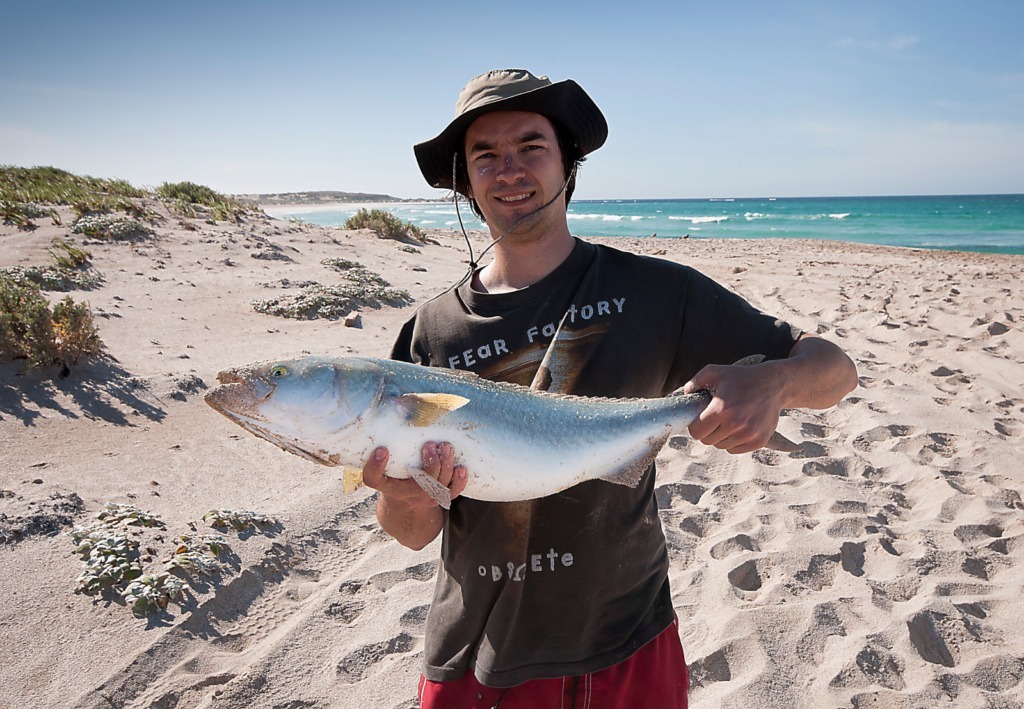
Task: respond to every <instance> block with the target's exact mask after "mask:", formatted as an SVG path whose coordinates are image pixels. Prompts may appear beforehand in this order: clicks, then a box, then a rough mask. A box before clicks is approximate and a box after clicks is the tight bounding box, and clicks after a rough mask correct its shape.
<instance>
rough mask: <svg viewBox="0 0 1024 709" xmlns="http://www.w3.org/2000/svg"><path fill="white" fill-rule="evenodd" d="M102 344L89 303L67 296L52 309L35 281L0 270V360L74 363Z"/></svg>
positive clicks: (33, 362) (99, 348)
mask: <svg viewBox="0 0 1024 709" xmlns="http://www.w3.org/2000/svg"><path fill="white" fill-rule="evenodd" d="M102 347H103V343H102V341H101V340H100V337H99V333H98V330H97V328H96V326H95V324H93V317H92V310H90V308H89V306H88V305H86V304H85V303H76V302H75V301H74V300H72V299H71V296H66V297H65V298H64V299H63V300H61V301H60V302H59V303H57V305H56V306H54V308H53V310H52V311H51V310H50V305H49V303H48V302H47V300H46V298H45V297H44V296H43V294H42V292H41V291H40V290H39V287H38V286H37V285H35V284H34V283H31V282H19V281H16V280H15V279H13V278H11V277H10V276H8V275H7V274H6V273H0V360H12V359H27V360H28V361H29V363H30V364H33V365H36V366H46V365H50V364H56V363H58V362H62V363H64V364H76V363H77V362H78V361H79V360H80V359H81V358H82V357H83V356H87V355H95V354H99V352H100V351H101V349H102Z"/></svg>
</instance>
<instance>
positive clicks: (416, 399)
mask: <svg viewBox="0 0 1024 709" xmlns="http://www.w3.org/2000/svg"><path fill="white" fill-rule="evenodd" d="M398 401H399V403H400V404H401V405H402V406H403V407H405V409H406V410H407V411H408V413H409V423H411V424H412V425H413V426H429V425H430V424H432V423H434V422H435V421H437V420H438V419H439V418H441V417H442V416H444V415H445V414H448V413H451V412H452V411H455V410H456V409H461V408H462V407H463V406H465V405H466V404H468V403H469V399H467V398H466V397H464V396H459V395H457V394H404V395H403V396H400V397H398Z"/></svg>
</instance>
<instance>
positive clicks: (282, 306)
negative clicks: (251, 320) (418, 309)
mask: <svg viewBox="0 0 1024 709" xmlns="http://www.w3.org/2000/svg"><path fill="white" fill-rule="evenodd" d="M411 301H412V296H410V295H409V292H408V291H406V290H401V289H398V288H385V287H382V286H379V285H374V284H363V283H352V284H349V285H341V286H325V285H321V284H319V283H316V284H313V285H309V286H306V287H304V288H303V289H302V290H300V291H299V292H298V293H295V294H291V293H290V294H287V295H283V296H280V297H278V298H267V299H265V300H255V301H253V302H252V307H253V308H254V309H255V310H256V312H258V313H266V314H267V315H277V316H279V317H282V318H295V319H297V320H316V319H320V318H322V319H325V320H337V319H339V318H343V317H345V316H346V315H348V314H349V313H351V312H352V311H353V310H356V309H358V308H360V307H371V308H379V307H380V306H381V305H391V306H396V307H397V306H401V305H406V304H407V303H409V302H411Z"/></svg>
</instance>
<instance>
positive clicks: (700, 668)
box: [689, 648, 732, 692]
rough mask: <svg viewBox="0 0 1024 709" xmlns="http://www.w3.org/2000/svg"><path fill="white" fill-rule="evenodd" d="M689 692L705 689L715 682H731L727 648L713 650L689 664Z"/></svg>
mask: <svg viewBox="0 0 1024 709" xmlns="http://www.w3.org/2000/svg"><path fill="white" fill-rule="evenodd" d="M689 670H690V691H691V692H692V691H693V690H695V689H700V688H702V687H707V686H708V685H711V684H715V683H716V682H729V681H731V680H732V667H730V665H729V653H728V648H722V649H718V650H715V651H714V652H712V653H711V654H710V655H706V656H704V657H702V658H700V659H698V660H695V661H694V662H691V663H689Z"/></svg>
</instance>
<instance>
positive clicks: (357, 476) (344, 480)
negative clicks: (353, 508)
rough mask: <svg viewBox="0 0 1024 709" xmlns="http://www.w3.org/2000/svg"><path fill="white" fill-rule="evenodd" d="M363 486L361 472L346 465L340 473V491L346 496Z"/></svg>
mask: <svg viewBox="0 0 1024 709" xmlns="http://www.w3.org/2000/svg"><path fill="white" fill-rule="evenodd" d="M362 486H363V471H362V470H361V469H359V468H353V467H352V466H349V465H346V466H345V467H344V468H343V469H342V473H341V490H342V492H344V493H345V494H346V495H347V494H349V493H350V492H355V491H356V490H358V489H359V488H361V487H362Z"/></svg>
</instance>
